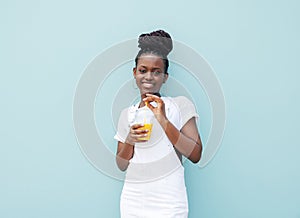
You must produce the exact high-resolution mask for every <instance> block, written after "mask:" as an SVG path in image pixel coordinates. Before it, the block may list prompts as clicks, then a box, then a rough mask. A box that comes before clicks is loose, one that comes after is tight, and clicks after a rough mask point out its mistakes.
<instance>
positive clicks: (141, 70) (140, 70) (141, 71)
mask: <svg viewBox="0 0 300 218" xmlns="http://www.w3.org/2000/svg"><path fill="white" fill-rule="evenodd" d="M139 72H140V73H146V72H147V71H146V70H145V69H139Z"/></svg>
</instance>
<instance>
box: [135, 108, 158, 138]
mask: <svg viewBox="0 0 300 218" xmlns="http://www.w3.org/2000/svg"><path fill="white" fill-rule="evenodd" d="M153 119H154V114H153V113H152V111H151V110H150V109H149V108H148V107H147V106H145V107H142V108H139V109H138V111H137V113H136V116H135V123H140V124H143V125H144V126H142V127H140V128H139V129H141V130H148V132H147V136H146V137H142V138H139V139H140V140H149V139H150V137H151V132H152V126H153Z"/></svg>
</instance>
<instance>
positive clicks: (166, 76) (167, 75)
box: [163, 73, 169, 83]
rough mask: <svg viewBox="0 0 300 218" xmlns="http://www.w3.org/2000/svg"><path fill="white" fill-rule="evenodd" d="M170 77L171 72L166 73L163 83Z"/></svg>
mask: <svg viewBox="0 0 300 218" xmlns="http://www.w3.org/2000/svg"><path fill="white" fill-rule="evenodd" d="M168 78H169V74H168V73H165V74H164V80H163V83H165V82H167V80H168Z"/></svg>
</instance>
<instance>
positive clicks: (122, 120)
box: [114, 109, 129, 143]
mask: <svg viewBox="0 0 300 218" xmlns="http://www.w3.org/2000/svg"><path fill="white" fill-rule="evenodd" d="M128 133H129V122H128V109H124V110H123V111H122V112H121V115H120V117H119V122H118V127H117V133H116V135H115V136H114V139H116V140H117V141H120V142H122V143H125V140H126V137H127V135H128Z"/></svg>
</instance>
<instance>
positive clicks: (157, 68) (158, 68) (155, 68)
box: [141, 65, 162, 70]
mask: <svg viewBox="0 0 300 218" xmlns="http://www.w3.org/2000/svg"><path fill="white" fill-rule="evenodd" d="M141 67H144V68H146V69H147V67H146V66H144V65H141ZM152 70H162V69H161V68H160V67H153V68H152Z"/></svg>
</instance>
